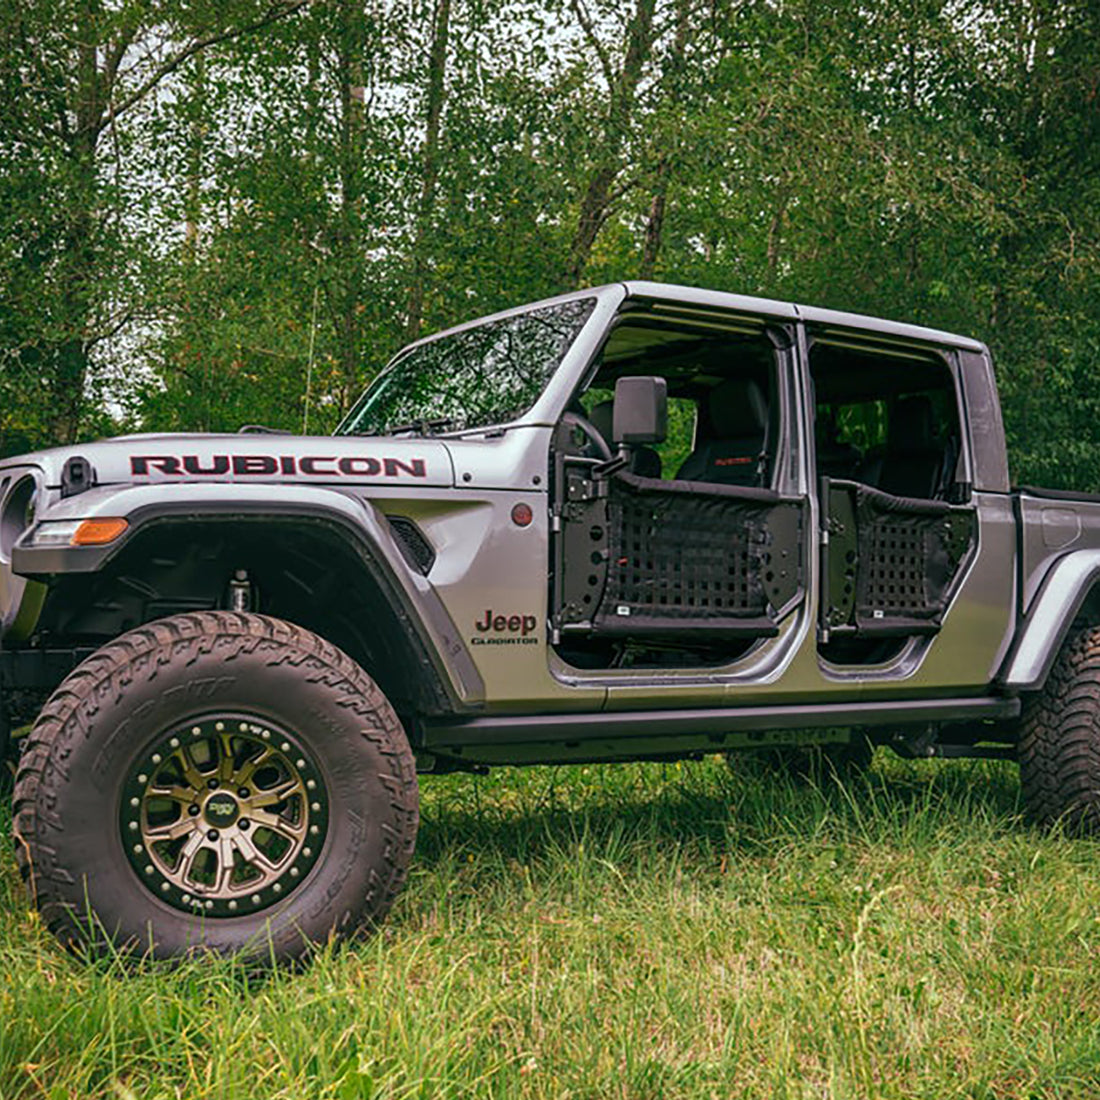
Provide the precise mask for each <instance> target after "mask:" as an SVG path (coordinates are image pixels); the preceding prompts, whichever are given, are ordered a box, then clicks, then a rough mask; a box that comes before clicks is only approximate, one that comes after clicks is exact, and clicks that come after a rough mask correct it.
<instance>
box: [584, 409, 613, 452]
mask: <svg viewBox="0 0 1100 1100" xmlns="http://www.w3.org/2000/svg"><path fill="white" fill-rule="evenodd" d="M588 419H589V421H591V423H592V426H593V427H594V428H595V429H596V431H598V432H599V433H600V435H602V436H603V439H604V442H605V443H606V444H607V445H608V446H609V447H612V446H614V444H613V443H612V441H611V431H612V427H613V425H614V421H615V402H614V401H601V402H600V403H599V404H598V405H593V406H592V412H591V413H589V414H588Z"/></svg>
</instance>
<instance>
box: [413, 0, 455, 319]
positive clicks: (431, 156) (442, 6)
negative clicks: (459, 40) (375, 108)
mask: <svg viewBox="0 0 1100 1100" xmlns="http://www.w3.org/2000/svg"><path fill="white" fill-rule="evenodd" d="M450 23H451V0H438V6H437V8H436V13H435V19H434V21H433V28H434V29H433V33H432V48H431V53H430V55H429V57H428V119H427V128H426V130H425V133H424V152H423V180H422V182H421V185H420V201H419V203H418V205H417V211H416V229H415V231H414V237H413V250H412V252H413V264H412V279H411V282H410V286H409V302H408V306H407V307H406V310H405V318H406V320H405V335H406V337H408V339H410V340H415V339H416V338H417V337H418V336H419V335H420V326H421V324H422V323H423V314H424V296H425V292H426V290H427V287H426V283H427V278H428V271H427V266H428V265H427V256H426V252H427V247H426V246H427V239H428V234H429V232H430V230H431V217H432V208H433V206H434V205H435V191H436V183H437V182H438V179H439V136H440V131H441V129H442V122H443V105H444V103H445V101H446V98H447V89H446V76H447V47H448V39H449V36H450Z"/></svg>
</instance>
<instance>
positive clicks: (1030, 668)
mask: <svg viewBox="0 0 1100 1100" xmlns="http://www.w3.org/2000/svg"><path fill="white" fill-rule="evenodd" d="M1093 592H1096V593H1100V550H1077V551H1074V552H1073V553H1070V554H1067V555H1066V556H1065V557H1063V558H1061V559H1060V560H1059V561H1058V562H1056V563H1055V565H1054V566H1053V567H1052V568H1051V570H1050V572H1049V573H1048V574H1047V577H1046V579H1045V580H1044V581H1043V584H1042V587H1041V588H1040V589H1039V593H1038V595H1037V596H1036V597H1035V601H1034V603H1033V604H1032V606H1031V608H1030V609H1029V610H1028V612H1027V614H1026V615H1025V616H1024V617H1023V619H1021V620H1020V627H1019V630H1018V631H1017V637H1016V641H1015V643H1014V644H1013V646H1012V648H1011V650H1010V651H1009V654H1008V657H1007V658H1006V659H1005V663H1004V667H1003V669H1002V671H1001V674H1000V676H999V680H1000V681H1001V683H1002V684H1003V685H1004V687H1006V688H1010V689H1012V690H1014V691H1034V690H1036V689H1038V688H1041V687H1042V686H1043V684H1045V683H1046V679H1047V676H1048V675H1049V673H1050V670H1051V668H1052V667H1053V665H1054V660H1055V658H1056V657H1057V656H1058V652H1059V650H1060V649H1061V648H1062V643H1063V642H1064V641H1065V639H1066V635H1067V634H1068V633H1069V631H1070V627H1071V626H1072V625H1073V621H1074V619H1076V618H1077V616H1078V614H1079V613H1080V612H1081V609H1082V608H1083V607H1084V606H1085V602H1086V601H1087V600H1088V598H1089V595H1090V594H1091V593H1093Z"/></svg>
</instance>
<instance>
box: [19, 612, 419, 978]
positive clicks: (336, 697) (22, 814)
mask: <svg viewBox="0 0 1100 1100" xmlns="http://www.w3.org/2000/svg"><path fill="white" fill-rule="evenodd" d="M14 808H15V829H16V836H17V855H18V857H19V863H20V868H21V870H22V873H23V876H24V878H25V879H26V880H27V882H28V885H29V888H30V890H31V894H32V897H33V899H34V901H35V903H36V904H37V905H38V907H39V909H40V910H41V912H42V915H43V918H44V920H45V921H46V922H47V924H48V925H49V927H50V928H51V930H52V931H53V932H55V934H57V935H58V936H59V937H60V938H61V939H62V941H63V942H65V943H66V944H68V945H70V946H73V947H81V946H83V947H90V948H92V949H93V950H101V949H104V948H106V947H108V945H113V946H115V947H119V948H123V949H125V950H130V951H142V952H144V951H150V952H151V953H152V954H154V955H156V956H175V955H179V954H181V953H185V952H187V951H188V950H191V949H194V948H207V949H212V950H215V951H219V952H226V953H228V952H244V953H245V954H248V955H253V956H257V957H262V958H272V957H274V958H276V959H286V958H292V957H294V956H297V955H300V954H302V953H303V952H305V951H307V950H308V949H309V948H310V946H311V945H313V944H315V943H318V942H321V941H324V940H326V939H327V938H329V937H330V936H332V935H338V936H339V935H345V934H347V933H349V932H351V931H352V930H354V929H355V928H357V927H359V926H361V925H363V924H365V923H373V922H376V921H378V920H380V919H381V918H382V917H383V916H384V915H385V913H386V911H387V910H388V909H389V907H390V905H391V904H392V902H393V899H394V897H395V896H396V894H397V891H398V890H399V888H400V886H401V884H402V882H403V881H404V878H405V873H406V869H407V866H408V863H409V860H410V858H411V855H412V849H413V844H414V841H415V836H416V827H417V819H418V809H417V784H416V774H415V767H414V762H413V758H412V753H411V751H410V749H409V746H408V743H407V741H406V739H405V736H404V733H403V731H402V729H401V725H400V723H399V721H398V719H397V716H396V715H395V714H394V712H393V710H392V708H391V707H390V705H389V703H388V702H387V701H386V699H385V697H384V696H383V694H382V692H381V691H380V690H379V689H378V687H377V686H376V685H375V684H374V682H373V681H372V680H371V679H370V677H368V676H367V675H366V673H365V672H363V670H362V669H361V668H359V666H358V665H356V664H355V663H354V662H353V661H351V659H350V658H348V657H347V656H346V655H345V654H343V653H342V652H340V651H339V650H338V649H336V648H335V647H334V646H332V645H330V644H328V643H327V642H325V641H323V640H322V639H321V638H319V637H317V636H316V635H314V634H311V633H309V632H308V631H305V630H301V629H299V628H297V627H294V626H292V625H290V624H289V623H285V622H281V621H279V620H276V619H270V618H266V617H263V616H259V615H245V614H236V613H229V612H204V613H200V614H192V615H179V616H176V617H174V618H171V619H165V620H162V621H159V622H155V623H150V624H149V625H147V626H144V627H141V628H139V629H137V630H134V631H131V632H130V633H129V634H126V635H124V636H122V637H121V638H118V639H116V640H115V641H113V642H111V643H109V644H108V645H106V646H104V647H103V649H101V650H99V651H98V652H96V653H95V654H93V655H92V656H91V657H90V658H89V659H88V660H87V661H85V662H84V663H83V664H82V665H81V666H80V667H79V668H77V669H76V670H75V671H74V672H73V673H72V674H71V675H70V676H69V677H68V678H67V679H66V680H65V682H64V683H63V684H62V685H61V686H60V687H59V688H58V689H57V691H56V692H55V693H54V695H53V696H52V697H51V699H50V701H49V702H48V703H47V705H46V707H45V709H44V710H43V712H42V714H41V716H40V717H39V719H38V722H37V723H36V725H35V727H34V730H33V731H32V733H31V735H30V738H29V744H28V745H27V748H26V750H25V752H24V753H23V755H22V759H21V763H20V768H19V773H18V776H17V779H16V788H15V805H14Z"/></svg>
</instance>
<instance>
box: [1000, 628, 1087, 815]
mask: <svg viewBox="0 0 1100 1100" xmlns="http://www.w3.org/2000/svg"><path fill="white" fill-rule="evenodd" d="M1017 755H1018V758H1019V761H1020V786H1021V789H1022V792H1023V799H1024V805H1025V807H1026V808H1027V812H1028V814H1029V815H1030V816H1031V818H1032V819H1033V820H1034V821H1035V822H1037V823H1038V824H1040V825H1047V826H1049V825H1053V824H1054V823H1055V822H1058V821H1060V822H1062V823H1063V825H1064V826H1065V827H1066V828H1067V829H1069V830H1070V831H1071V832H1075V833H1097V832H1100V628H1097V627H1090V628H1086V629H1084V630H1079V631H1077V632H1076V633H1075V634H1073V635H1071V636H1070V637H1069V638H1068V639H1067V640H1066V643H1065V645H1063V647H1062V650H1061V652H1060V653H1059V654H1058V658H1057V660H1056V661H1055V662H1054V667H1053V669H1051V672H1050V676H1049V678H1048V679H1047V682H1046V685H1045V686H1044V688H1043V690H1042V691H1040V692H1039V693H1037V694H1036V695H1034V696H1033V697H1031V698H1030V699H1028V700H1027V701H1026V702H1025V704H1024V712H1023V716H1022V718H1021V720H1020V737H1019V741H1018V743H1017Z"/></svg>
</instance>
